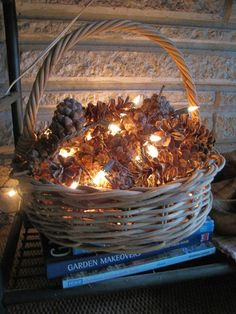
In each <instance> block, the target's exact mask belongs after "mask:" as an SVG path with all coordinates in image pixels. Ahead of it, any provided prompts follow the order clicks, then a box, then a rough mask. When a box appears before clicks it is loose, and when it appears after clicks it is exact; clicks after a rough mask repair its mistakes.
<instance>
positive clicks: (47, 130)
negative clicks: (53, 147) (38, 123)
mask: <svg viewBox="0 0 236 314" xmlns="http://www.w3.org/2000/svg"><path fill="white" fill-rule="evenodd" d="M51 133H52V131H51V130H50V129H46V130H45V131H44V132H43V134H44V135H46V138H49V135H50V134H51Z"/></svg>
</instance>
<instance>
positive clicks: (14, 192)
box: [7, 189, 17, 197]
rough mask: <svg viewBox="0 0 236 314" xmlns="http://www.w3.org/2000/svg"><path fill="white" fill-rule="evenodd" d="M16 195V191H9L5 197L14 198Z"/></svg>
mask: <svg viewBox="0 0 236 314" xmlns="http://www.w3.org/2000/svg"><path fill="white" fill-rule="evenodd" d="M16 194H17V192H16V190H14V189H11V190H10V191H8V192H7V195H8V196H9V197H14V196H15V195H16Z"/></svg>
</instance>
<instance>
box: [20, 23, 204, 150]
mask: <svg viewBox="0 0 236 314" xmlns="http://www.w3.org/2000/svg"><path fill="white" fill-rule="evenodd" d="M117 30H122V31H129V32H132V33H136V34H139V35H142V36H145V37H147V38H149V39H150V40H151V41H153V42H155V43H158V44H159V45H160V46H161V47H162V48H163V49H165V50H166V51H167V52H168V54H169V55H170V56H171V57H172V58H173V60H174V61H175V63H176V65H177V66H178V68H179V70H180V72H181V74H182V78H183V82H184V85H185V89H186V92H187V99H188V105H189V106H198V101H197V95H196V87H195V85H194V83H193V80H192V78H191V75H190V72H189V69H188V67H187V65H186V63H185V61H184V58H183V55H182V53H181V52H180V51H179V50H178V49H177V48H176V47H175V46H174V44H173V42H172V41H171V40H169V39H168V38H167V37H165V36H164V35H162V34H160V33H159V32H158V31H157V30H156V29H155V28H154V27H153V26H151V25H147V24H141V23H138V22H133V21H128V20H107V21H101V22H93V23H89V24H86V25H84V26H81V27H79V28H78V29H76V30H75V31H73V32H72V33H70V34H68V35H66V36H65V37H63V38H62V39H61V40H60V41H59V42H58V43H57V44H56V46H55V47H54V48H53V49H52V50H51V52H50V53H49V54H48V56H47V57H46V59H45V60H44V62H43V64H42V66H41V68H40V70H39V72H38V74H37V76H36V79H35V82H34V84H33V87H32V90H31V93H30V97H29V100H28V103H27V106H26V111H25V116H24V128H23V133H22V135H21V137H20V139H19V141H18V143H17V147H16V153H17V154H20V155H25V154H26V153H27V152H28V151H29V149H30V148H31V146H32V145H33V143H34V140H35V132H34V130H35V124H36V117H37V113H38V108H39V102H40V99H41V97H42V95H43V93H44V90H45V86H46V83H47V80H48V78H49V76H50V74H51V73H52V70H53V67H54V65H55V64H56V63H57V62H58V61H59V60H60V59H61V58H62V56H63V55H64V54H65V53H66V52H67V51H68V50H69V49H71V48H73V46H75V45H76V44H77V43H78V42H79V41H80V40H82V39H85V38H88V37H90V36H92V35H95V34H97V33H100V32H103V31H117ZM194 115H195V116H196V117H197V118H198V112H197V111H195V112H194Z"/></svg>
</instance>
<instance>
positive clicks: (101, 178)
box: [93, 170, 106, 185]
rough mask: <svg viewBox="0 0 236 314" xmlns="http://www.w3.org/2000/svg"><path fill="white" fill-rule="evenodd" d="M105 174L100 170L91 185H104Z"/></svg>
mask: <svg viewBox="0 0 236 314" xmlns="http://www.w3.org/2000/svg"><path fill="white" fill-rule="evenodd" d="M105 175H106V172H105V171H103V170H100V171H99V172H98V173H97V174H96V176H95V177H94V178H93V183H94V184H96V185H102V184H104V183H105V181H106V178H105Z"/></svg>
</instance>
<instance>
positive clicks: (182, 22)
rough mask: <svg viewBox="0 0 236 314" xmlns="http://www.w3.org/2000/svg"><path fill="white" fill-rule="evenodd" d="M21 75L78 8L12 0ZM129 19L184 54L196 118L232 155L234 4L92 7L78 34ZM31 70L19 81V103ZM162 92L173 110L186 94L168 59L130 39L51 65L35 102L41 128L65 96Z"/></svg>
mask: <svg viewBox="0 0 236 314" xmlns="http://www.w3.org/2000/svg"><path fill="white" fill-rule="evenodd" d="M16 3H17V14H18V25H19V38H20V51H21V69H22V70H24V69H25V68H26V67H27V66H28V65H29V64H30V63H31V62H32V61H33V60H34V59H35V58H36V56H37V55H38V54H39V51H40V50H41V49H43V48H45V47H46V46H47V44H48V43H49V42H50V41H51V40H52V39H53V38H54V37H55V36H56V35H57V34H58V32H59V31H61V30H63V29H64V27H65V25H67V23H68V22H69V21H70V19H71V18H72V17H74V16H75V15H76V13H77V12H78V11H79V9H80V5H79V4H77V3H81V1H76V0H32V1H30V0H17V1H16ZM104 18H127V19H133V20H136V21H142V22H146V23H149V24H152V25H154V26H155V27H156V28H157V29H158V30H160V31H161V32H162V33H164V34H165V35H167V36H168V37H170V38H171V39H172V40H173V41H175V43H176V45H177V46H178V47H179V48H180V49H181V50H182V52H183V53H184V56H185V59H186V62H187V64H188V66H189V68H190V70H191V73H192V76H193V78H194V80H195V83H196V86H197V91H198V96H199V100H200V103H201V114H202V117H203V120H204V121H205V122H206V123H207V124H208V126H209V127H210V128H214V130H215V133H216V136H217V146H218V147H219V149H220V150H222V151H229V150H232V149H235V148H236V88H235V87H236V3H235V2H234V1H227V0H226V1H224V0H215V1H212V0H209V1H207V0H202V1H201V0H200V1H194V0H188V1H187V0H186V1H184V0H183V1H174V0H167V1H161V0H160V1H158V0H148V1H147V0H141V1H134V0H127V1H120V0H97V1H94V3H93V5H92V6H91V7H89V8H88V9H87V10H86V12H85V13H84V14H83V15H82V17H81V19H80V21H79V22H78V23H77V25H76V26H79V25H81V24H82V23H85V22H86V21H91V20H101V19H104ZM0 42H1V43H0V75H1V78H0V91H2V90H3V89H4V84H6V71H5V61H4V53H5V52H4V46H3V35H2V34H1V38H0ZM36 73H37V69H34V70H33V71H32V72H31V73H29V74H28V75H27V77H26V78H25V79H24V80H23V82H22V84H23V97H24V103H25V102H26V101H27V97H28V94H29V91H30V88H31V86H32V83H33V80H34V78H35V74H36ZM163 84H165V85H166V89H165V94H166V95H167V97H168V98H169V100H170V101H171V102H172V104H174V105H176V106H180V105H181V106H182V105H185V104H186V97H185V92H184V89H183V84H182V81H181V78H180V74H179V72H178V71H177V68H176V65H175V64H174V62H173V61H172V60H171V58H170V57H169V56H168V55H167V54H166V53H165V52H164V51H163V50H162V49H160V48H159V47H157V46H155V44H153V43H151V42H150V41H148V40H146V39H144V38H142V37H139V36H134V35H131V34H129V33H123V32H122V33H121V32H119V33H106V34H101V35H96V36H94V37H93V38H89V40H87V41H86V42H85V41H84V42H82V43H81V44H80V45H78V46H76V47H75V48H74V49H73V50H72V51H70V52H68V53H67V54H66V55H65V56H64V58H63V59H62V60H61V62H60V64H58V65H56V67H55V71H54V72H53V75H52V76H51V78H50V80H49V82H48V86H47V90H46V92H45V95H44V97H43V99H42V101H41V108H40V111H39V121H45V120H50V117H51V114H52V112H53V109H54V107H55V104H56V103H57V102H58V101H59V100H60V99H63V98H65V97H67V96H74V97H76V98H78V99H79V100H81V101H83V102H88V101H89V100H96V99H101V100H105V99H107V98H108V97H110V96H117V95H121V94H122V95H124V96H125V95H127V94H129V95H130V96H136V95H137V94H145V95H149V94H152V93H153V92H155V91H158V90H159V89H160V87H161V86H162V85H163ZM11 139H12V137H11V130H10V114H9V110H8V108H4V109H0V144H1V145H3V144H6V143H8V142H9V141H11Z"/></svg>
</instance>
